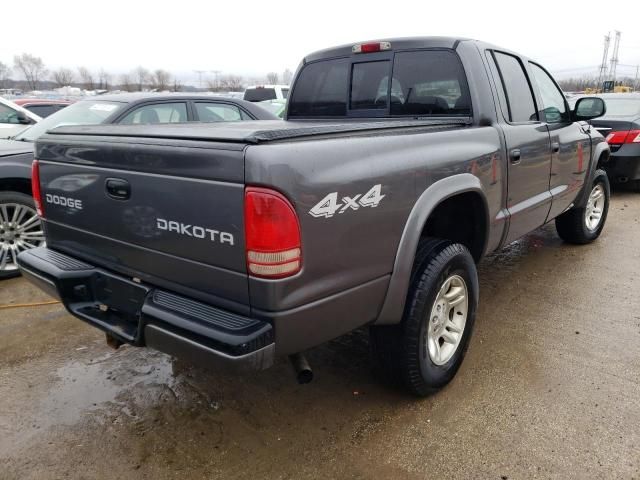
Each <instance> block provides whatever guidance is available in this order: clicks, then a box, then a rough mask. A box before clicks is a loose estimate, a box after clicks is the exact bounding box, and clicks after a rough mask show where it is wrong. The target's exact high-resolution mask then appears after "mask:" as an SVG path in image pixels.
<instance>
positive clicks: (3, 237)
mask: <svg viewBox="0 0 640 480" xmlns="http://www.w3.org/2000/svg"><path fill="white" fill-rule="evenodd" d="M41 245H44V232H43V231H42V223H41V222H40V218H39V217H38V214H37V213H36V208H35V205H34V203H33V199H32V198H31V197H30V196H29V195H26V194H24V193H20V192H0V279H3V278H10V277H15V276H16V275H19V274H20V272H19V270H18V263H17V258H18V254H19V253H20V252H22V251H24V250H28V249H30V248H35V247H39V246H41Z"/></svg>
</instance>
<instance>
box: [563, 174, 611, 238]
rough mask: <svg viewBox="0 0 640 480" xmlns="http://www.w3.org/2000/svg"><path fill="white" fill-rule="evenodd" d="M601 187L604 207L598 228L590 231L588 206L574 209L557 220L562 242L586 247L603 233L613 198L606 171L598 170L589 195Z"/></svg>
mask: <svg viewBox="0 0 640 480" xmlns="http://www.w3.org/2000/svg"><path fill="white" fill-rule="evenodd" d="M598 185H599V186H601V187H602V189H603V190H604V206H603V209H602V216H601V218H600V223H599V224H598V226H597V228H594V229H589V228H588V227H587V221H586V216H587V213H588V207H587V205H584V206H582V207H574V208H572V209H571V210H568V211H566V212H564V213H563V214H562V215H560V216H559V217H557V218H556V231H557V232H558V235H559V236H560V238H562V240H564V241H565V242H567V243H574V244H576V245H584V244H587V243H591V242H593V241H594V240H595V239H596V238H598V237H599V236H600V234H601V233H602V229H603V228H604V224H605V222H606V221H607V214H608V213H609V200H610V197H611V188H610V186H609V178H608V177H607V174H606V173H605V171H604V170H596V173H595V177H594V180H593V182H592V183H591V185H590V188H589V193H591V192H593V190H594V189H595V188H596V186H598Z"/></svg>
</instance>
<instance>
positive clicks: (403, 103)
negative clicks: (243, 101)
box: [288, 50, 471, 118]
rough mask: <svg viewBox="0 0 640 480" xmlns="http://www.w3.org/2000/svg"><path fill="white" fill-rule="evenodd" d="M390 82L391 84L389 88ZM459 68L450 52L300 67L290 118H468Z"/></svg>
mask: <svg viewBox="0 0 640 480" xmlns="http://www.w3.org/2000/svg"><path fill="white" fill-rule="evenodd" d="M389 79H391V82H389ZM470 114H471V101H470V96H469V89H468V86H467V82H466V77H465V74H464V70H463V68H462V63H461V62H460V59H459V58H458V56H457V55H456V54H455V53H454V52H453V51H450V50H418V51H407V52H396V53H395V55H393V57H392V58H388V59H379V58H378V59H376V60H371V61H367V60H366V56H362V57H359V56H358V57H355V58H337V59H330V60H321V61H318V62H314V63H310V64H308V65H306V66H305V67H304V68H303V69H302V71H301V72H300V75H299V77H298V80H297V81H296V84H295V87H294V90H293V92H292V95H291V99H290V106H289V112H288V116H289V118H291V117H346V116H354V117H358V116H373V117H384V116H411V117H416V116H419V117H423V116H450V115H470Z"/></svg>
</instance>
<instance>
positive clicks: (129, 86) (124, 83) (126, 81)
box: [120, 73, 134, 92]
mask: <svg viewBox="0 0 640 480" xmlns="http://www.w3.org/2000/svg"><path fill="white" fill-rule="evenodd" d="M120 88H121V89H122V90H124V91H126V92H131V91H132V90H133V89H134V85H133V82H132V81H131V75H129V74H128V73H123V74H122V75H120Z"/></svg>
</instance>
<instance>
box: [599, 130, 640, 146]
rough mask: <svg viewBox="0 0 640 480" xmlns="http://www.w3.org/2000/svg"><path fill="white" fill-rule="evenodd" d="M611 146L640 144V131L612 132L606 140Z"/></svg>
mask: <svg viewBox="0 0 640 480" xmlns="http://www.w3.org/2000/svg"><path fill="white" fill-rule="evenodd" d="M605 140H606V141H607V143H608V144H609V145H622V144H623V143H640V130H629V131H626V130H623V131H619V132H611V133H610V134H609V135H607V138H606V139H605Z"/></svg>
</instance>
